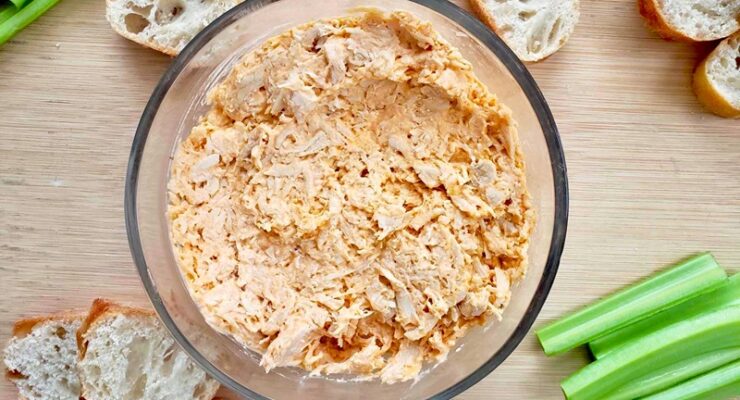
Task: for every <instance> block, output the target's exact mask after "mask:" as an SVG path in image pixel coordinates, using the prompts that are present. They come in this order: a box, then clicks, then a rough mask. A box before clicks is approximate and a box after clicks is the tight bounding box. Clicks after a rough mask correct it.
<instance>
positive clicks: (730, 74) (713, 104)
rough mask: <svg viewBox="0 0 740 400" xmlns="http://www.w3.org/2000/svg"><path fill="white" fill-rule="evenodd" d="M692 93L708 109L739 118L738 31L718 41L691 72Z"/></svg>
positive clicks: (739, 57) (739, 65)
mask: <svg viewBox="0 0 740 400" xmlns="http://www.w3.org/2000/svg"><path fill="white" fill-rule="evenodd" d="M693 86H694V93H696V97H697V98H698V99H699V102H700V103H701V104H702V105H704V107H706V108H707V109H708V110H709V111H711V112H713V113H715V114H717V115H720V116H722V117H728V118H738V117H740V32H737V33H735V34H734V35H732V36H730V37H728V38H727V39H725V40H723V41H722V42H720V44H719V45H718V46H717V48H715V49H714V51H712V52H711V53H710V54H709V55H708V56H707V58H705V59H704V61H702V62H701V64H699V66H698V67H697V68H696V71H695V72H694V84H693Z"/></svg>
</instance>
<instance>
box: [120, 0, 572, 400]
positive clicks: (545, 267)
mask: <svg viewBox="0 0 740 400" xmlns="http://www.w3.org/2000/svg"><path fill="white" fill-rule="evenodd" d="M358 6H371V7H377V8H379V9H383V10H406V11H409V12H412V13H413V14H415V15H417V16H418V17H420V18H421V19H423V20H426V21H430V22H431V23H432V24H433V26H434V27H435V29H436V30H437V31H438V32H440V33H441V34H442V36H443V37H444V38H445V39H446V40H447V41H448V42H450V43H451V44H452V45H453V46H455V47H457V48H458V49H460V51H461V52H462V54H463V56H464V57H465V58H467V59H468V60H469V61H470V62H471V63H472V64H473V67H474V69H475V73H476V74H477V76H478V77H479V78H480V80H481V81H483V83H485V84H486V85H487V86H488V87H489V88H490V90H491V91H492V92H494V93H495V94H496V95H497V96H498V97H499V98H500V99H501V100H502V101H503V103H505V104H506V105H508V106H509V107H510V108H511V109H512V111H513V115H514V117H515V119H516V120H517V121H518V123H519V136H520V139H521V143H522V147H523V152H524V155H525V161H526V163H527V179H528V185H529V189H530V192H531V194H532V199H533V205H534V207H535V208H536V211H537V226H536V229H535V232H534V234H533V236H532V238H531V244H530V250H529V256H530V265H529V270H528V273H527V277H526V279H525V280H524V281H523V282H522V283H521V284H519V285H518V286H517V287H516V288H515V289H514V293H513V295H512V300H511V303H510V304H509V307H508V308H507V309H506V312H505V314H504V318H503V321H501V322H493V323H492V325H491V326H488V327H486V328H477V329H474V330H472V331H470V332H469V333H468V335H466V336H465V337H464V338H463V339H461V340H460V341H459V345H458V346H457V348H456V349H455V350H454V351H451V352H450V354H449V356H448V359H447V360H446V361H445V362H443V363H441V364H439V365H437V366H435V367H433V368H426V369H425V371H424V372H423V375H422V376H421V377H420V378H419V379H418V380H417V381H416V382H405V383H398V384H394V385H385V384H381V383H380V382H379V381H366V382H357V381H340V380H336V379H327V378H320V377H316V378H314V377H308V376H307V374H306V373H305V371H302V370H299V369H295V368H280V369H277V370H274V371H273V372H270V373H265V372H264V370H263V369H262V368H261V367H260V366H259V365H258V360H259V357H258V355H257V354H254V353H252V352H250V351H247V350H245V349H244V348H242V347H241V346H239V345H238V344H237V343H236V342H234V341H233V340H231V339H230V338H228V337H226V336H223V335H221V334H219V333H217V332H216V331H214V330H213V329H211V328H210V327H209V326H208V324H207V323H206V322H205V321H204V319H203V317H202V316H201V314H200V312H199V311H198V307H197V306H196V305H195V303H194V302H193V300H192V298H191V297H190V295H189V293H188V290H187V288H186V286H185V282H184V281H183V279H182V277H181V275H180V272H179V270H178V267H177V264H176V261H175V258H174V256H173V252H172V248H171V244H170V239H169V235H168V222H167V219H166V215H165V211H166V206H167V196H166V182H167V179H168V172H169V165H170V160H171V159H172V154H173V152H174V150H175V148H176V146H177V144H178V143H179V141H180V140H181V139H182V138H183V137H185V136H186V135H187V134H188V133H189V132H190V129H191V127H192V126H193V125H194V124H195V122H196V121H197V119H198V117H199V116H200V115H202V114H204V113H205V111H206V110H207V108H208V105H207V103H206V93H207V92H208V91H209V88H211V87H213V85H214V84H215V83H217V82H218V81H219V80H220V79H221V78H222V77H224V75H225V74H226V73H227V72H228V71H229V69H230V68H231V66H232V65H233V64H234V63H235V62H236V61H237V60H238V59H239V58H240V57H241V56H242V55H243V54H245V53H246V52H248V51H249V50H250V49H253V48H255V47H257V46H258V45H259V44H261V43H262V42H263V41H264V40H265V39H267V38H269V37H272V36H274V35H276V34H279V33H281V32H283V31H285V30H287V29H289V28H291V27H293V26H296V25H300V24H303V23H306V22H308V21H311V20H315V19H321V18H328V17H337V16H341V15H347V14H349V13H352V12H354V10H353V9H354V8H356V7H358ZM125 205H126V226H127V229H128V236H129V242H130V246H131V252H132V254H133V257H134V260H135V262H136V265H137V268H138V270H139V274H140V275H141V279H142V281H143V283H144V287H145V288H146V291H147V293H148V294H149V297H150V298H151V301H152V303H153V305H154V308H155V309H156V311H157V313H158V314H159V317H160V318H161V319H162V321H163V323H164V325H165V326H166V327H167V329H169V331H170V332H171V333H172V336H173V337H174V338H175V339H176V340H177V342H178V343H179V344H180V345H181V346H182V348H183V349H185V350H186V351H187V352H188V353H189V354H190V356H192V358H193V359H195V360H196V361H197V362H198V363H199V364H200V365H201V366H202V367H203V368H204V369H205V370H206V371H207V372H208V373H210V374H211V375H212V376H214V377H215V378H216V379H218V380H219V381H221V382H222V383H223V384H224V385H226V386H227V387H229V388H230V389H232V390H234V391H236V392H237V393H239V394H241V395H243V396H245V397H249V398H260V399H261V398H275V399H305V400H310V399H328V398H339V399H391V398H403V399H421V398H430V397H431V398H450V397H452V396H454V395H456V394H458V393H460V392H462V391H463V390H465V389H467V388H468V387H470V386H471V385H473V384H474V383H476V382H478V381H479V380H480V379H482V378H483V377H484V376H486V375H487V374H488V373H490V372H491V371H492V370H493V369H494V368H496V367H497V366H498V365H499V364H501V362H503V360H504V359H505V358H506V357H507V356H508V355H509V354H510V353H511V352H512V351H513V350H514V348H515V347H516V346H517V345H518V344H519V342H520V341H521V340H522V338H523V337H524V335H526V333H527V331H528V330H529V328H530V327H531V325H532V323H533V322H534V320H535V318H536V317H537V314H538V313H539V311H540V308H541V307H542V305H543V303H544V302H545V298H546V297H547V294H548V292H549V290H550V287H551V285H552V282H553V280H554V278H555V273H556V271H557V268H558V263H559V260H560V254H561V252H562V250H563V243H564V240H565V231H566V224H567V214H568V188H567V178H566V170H565V161H564V159H563V151H562V147H561V144H560V139H559V137H558V132H557V128H556V126H555V122H554V121H553V118H552V115H551V114H550V110H549V109H548V107H547V104H546V103H545V99H544V98H543V97H542V93H540V91H539V89H538V88H537V85H536V84H535V82H534V80H533V79H532V77H531V76H530V74H529V73H528V72H527V70H526V69H525V68H524V66H523V65H522V64H521V63H520V62H519V61H518V59H517V58H516V56H515V55H514V53H512V52H511V50H509V48H508V47H506V45H504V43H503V42H502V41H501V40H500V39H499V38H498V37H497V36H495V35H494V34H493V33H492V32H491V31H490V30H489V29H488V28H486V27H485V26H484V25H483V24H481V23H480V22H478V20H476V19H475V18H473V17H472V16H470V15H469V14H468V13H466V12H465V11H463V10H461V9H460V8H458V7H456V6H455V5H453V4H451V3H449V2H447V1H445V0H414V1H407V0H321V1H310V0H281V1H269V0H247V1H245V2H244V3H242V4H241V5H239V6H237V7H236V8H234V9H232V10H231V11H229V12H227V13H226V14H225V15H223V16H222V17H220V18H219V19H218V20H216V21H215V22H214V23H212V24H211V25H210V26H208V27H207V28H206V29H205V30H204V31H203V32H201V33H200V34H199V35H198V36H197V37H195V39H193V40H192V42H191V43H190V44H189V45H188V46H187V47H186V48H185V49H184V50H183V51H182V52H181V53H180V55H179V56H178V57H177V58H176V59H175V60H174V62H173V63H172V66H171V67H170V68H169V70H168V71H167V72H166V73H165V74H164V76H163V77H162V80H161V81H160V82H159V85H158V86H157V88H156V89H155V90H154V93H153V94H152V97H151V99H150V100H149V103H148V104H147V106H146V109H145V110H144V113H143V115H142V117H141V122H140V123H139V127H138V129H137V131H136V137H135V138H134V141H133V146H132V149H131V158H130V160H129V165H128V175H127V178H126V197H125Z"/></svg>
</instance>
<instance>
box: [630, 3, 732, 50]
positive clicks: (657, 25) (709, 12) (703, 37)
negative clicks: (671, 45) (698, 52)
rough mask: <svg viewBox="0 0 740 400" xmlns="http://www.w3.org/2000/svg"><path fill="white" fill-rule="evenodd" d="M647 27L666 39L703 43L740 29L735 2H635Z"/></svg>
mask: <svg viewBox="0 0 740 400" xmlns="http://www.w3.org/2000/svg"><path fill="white" fill-rule="evenodd" d="M638 7H639V10H640V14H641V15H642V16H643V17H644V18H645V21H646V22H647V25H648V27H650V28H651V29H652V30H654V31H655V32H656V33H657V34H658V35H660V36H661V37H663V38H665V39H672V40H680V41H686V42H704V41H710V40H717V39H722V38H724V37H727V36H729V35H731V34H732V33H733V32H735V31H737V30H738V29H740V24H739V23H738V18H740V1H738V0H692V1H686V0H638Z"/></svg>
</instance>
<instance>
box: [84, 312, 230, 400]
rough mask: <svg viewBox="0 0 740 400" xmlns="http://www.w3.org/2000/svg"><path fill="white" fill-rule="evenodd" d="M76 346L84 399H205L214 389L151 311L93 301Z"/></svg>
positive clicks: (209, 380) (207, 378)
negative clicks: (77, 347)
mask: <svg viewBox="0 0 740 400" xmlns="http://www.w3.org/2000/svg"><path fill="white" fill-rule="evenodd" d="M77 345H78V346H79V354H80V359H79V362H78V371H79V376H80V382H81V384H82V396H83V397H84V398H85V399H86V400H134V399H146V400H166V399H178V400H189V399H193V400H210V399H212V398H213V396H214V395H215V393H216V391H217V390H218V386H219V385H218V383H217V382H216V381H215V380H213V379H212V378H210V377H208V376H207V375H206V373H205V372H203V370H201V369H200V368H198V366H197V365H196V364H195V363H194V362H193V361H192V360H190V359H189V358H188V356H187V354H185V352H184V351H182V350H181V349H180V348H179V347H178V346H177V344H176V343H175V341H174V340H173V339H172V338H171V337H170V336H169V333H168V332H167V331H166V330H165V329H164V327H162V325H161V324H160V322H159V320H158V319H157V317H156V316H155V315H154V313H153V312H152V311H148V310H142V309H138V308H131V307H125V306H121V305H117V304H114V303H111V302H109V301H106V300H101V299H97V300H95V301H94V302H93V305H92V308H91V309H90V313H89V314H88V317H87V319H86V320H85V321H84V322H83V323H82V326H81V327H80V329H79V330H78V331H77Z"/></svg>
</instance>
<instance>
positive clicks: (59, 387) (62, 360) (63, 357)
mask: <svg viewBox="0 0 740 400" xmlns="http://www.w3.org/2000/svg"><path fill="white" fill-rule="evenodd" d="M85 315H86V314H85V313H84V312H75V311H70V312H64V313H59V314H54V315H48V316H40V317H35V318H28V319H23V320H20V321H18V322H16V323H15V325H14V326H13V337H12V338H11V339H10V342H9V343H8V346H7V347H6V348H5V352H4V359H5V367H6V368H7V370H6V376H7V377H8V379H10V381H11V382H13V383H14V384H15V386H16V387H17V388H18V393H19V398H21V399H26V400H49V399H54V400H78V399H79V398H80V381H79V379H78V378H77V368H76V366H77V341H76V339H75V332H76V331H77V329H78V328H79V327H80V324H81V323H82V320H83V319H84V318H85Z"/></svg>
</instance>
